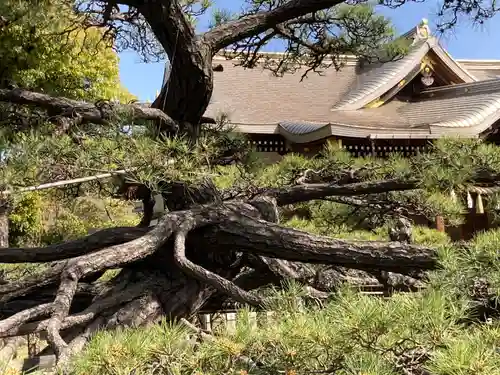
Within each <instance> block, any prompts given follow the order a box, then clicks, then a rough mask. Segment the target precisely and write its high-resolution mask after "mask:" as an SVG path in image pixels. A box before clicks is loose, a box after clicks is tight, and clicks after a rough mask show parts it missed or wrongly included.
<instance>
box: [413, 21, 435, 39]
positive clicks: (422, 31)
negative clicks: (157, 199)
mask: <svg viewBox="0 0 500 375" xmlns="http://www.w3.org/2000/svg"><path fill="white" fill-rule="evenodd" d="M430 36H431V29H430V28H429V21H428V20H427V18H422V21H420V23H419V24H418V26H417V27H416V33H415V39H414V43H415V42H416V41H418V40H423V39H427V38H429V37H430Z"/></svg>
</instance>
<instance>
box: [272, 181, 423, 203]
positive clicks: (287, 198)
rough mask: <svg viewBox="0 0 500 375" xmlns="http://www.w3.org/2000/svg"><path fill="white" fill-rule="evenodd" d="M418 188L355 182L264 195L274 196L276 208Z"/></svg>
mask: <svg viewBox="0 0 500 375" xmlns="http://www.w3.org/2000/svg"><path fill="white" fill-rule="evenodd" d="M417 188H418V181H416V180H408V181H401V180H382V181H367V182H356V183H351V184H345V185H337V184H305V185H299V186H290V187H285V188H277V189H272V190H269V191H267V192H266V193H265V195H269V196H274V197H275V198H276V201H277V204H278V206H284V205H287V204H294V203H300V202H306V201H310V200H314V199H321V198H324V197H328V196H334V195H337V196H353V195H362V194H377V193H387V192H390V191H405V190H414V189H417Z"/></svg>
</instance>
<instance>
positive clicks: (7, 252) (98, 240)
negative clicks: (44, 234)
mask: <svg viewBox="0 0 500 375" xmlns="http://www.w3.org/2000/svg"><path fill="white" fill-rule="evenodd" d="M149 230H150V228H136V227H123V228H108V229H103V230H101V231H99V232H96V233H93V234H91V235H89V236H87V237H84V238H82V239H78V240H75V241H70V242H64V243H61V244H56V245H51V246H47V247H34V248H8V249H2V251H1V252H0V263H38V262H52V261H55V260H61V259H69V258H73V257H76V256H80V255H84V254H88V253H92V252H95V251H97V250H100V249H103V248H105V247H108V246H113V245H118V244H122V243H125V242H129V241H132V240H135V239H137V238H138V237H140V236H142V235H144V234H146V233H147V232H148V231H149ZM0 290H1V287H0Z"/></svg>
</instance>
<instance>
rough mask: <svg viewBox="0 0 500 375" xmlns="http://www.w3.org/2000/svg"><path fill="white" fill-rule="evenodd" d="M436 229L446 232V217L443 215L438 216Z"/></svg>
mask: <svg viewBox="0 0 500 375" xmlns="http://www.w3.org/2000/svg"><path fill="white" fill-rule="evenodd" d="M436 229H437V230H438V231H439V232H445V227H444V218H443V217H442V216H441V215H438V216H436Z"/></svg>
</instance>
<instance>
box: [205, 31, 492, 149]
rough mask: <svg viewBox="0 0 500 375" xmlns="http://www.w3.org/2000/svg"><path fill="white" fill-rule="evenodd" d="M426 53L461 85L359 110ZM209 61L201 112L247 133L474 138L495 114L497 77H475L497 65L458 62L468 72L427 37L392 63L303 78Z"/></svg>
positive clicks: (304, 138)
mask: <svg viewBox="0 0 500 375" xmlns="http://www.w3.org/2000/svg"><path fill="white" fill-rule="evenodd" d="M411 33H412V31H410V32H409V33H407V34H404V35H405V36H407V35H410V34H411ZM430 51H432V54H433V55H432V56H434V58H437V59H438V61H440V63H442V64H443V65H444V66H446V67H447V68H448V71H449V72H450V74H452V75H453V76H454V77H455V78H454V81H455V82H464V83H463V84H458V85H454V86H451V87H448V88H442V89H432V90H427V91H426V92H425V93H424V94H423V95H422V96H421V97H420V99H419V100H418V101H416V102H410V103H408V102H400V101H397V100H392V101H388V102H386V103H385V104H384V105H382V106H379V107H378V108H372V109H368V108H366V105H367V104H369V103H370V102H372V101H374V100H376V99H377V98H379V97H380V96H382V95H384V94H385V93H387V92H388V91H390V90H391V89H393V88H394V87H396V86H397V85H398V83H400V82H404V84H406V83H407V81H408V80H409V78H411V77H410V75H412V74H413V72H414V71H418V69H417V70H415V69H416V68H418V67H419V66H420V63H421V61H422V58H423V57H424V56H425V55H426V54H427V53H429V52H430ZM216 60H217V61H214V63H216V64H218V63H220V64H222V66H223V68H224V69H223V71H222V72H216V73H215V76H214V93H213V96H212V102H211V103H210V105H209V108H208V110H207V112H206V115H207V116H211V117H217V115H218V114H220V113H224V114H226V115H227V116H228V118H229V121H230V123H232V124H233V125H236V126H237V128H238V129H239V130H240V131H242V132H246V133H259V134H271V133H281V134H282V135H283V136H285V137H287V138H289V139H290V140H291V141H294V142H309V141H313V140H318V139H321V138H324V137H328V136H330V135H338V136H349V137H368V136H372V137H383V138H390V137H401V138H405V137H417V138H433V137H439V136H441V135H442V134H453V133H460V134H463V135H464V136H477V135H478V134H479V133H480V132H482V131H484V130H486V128H485V127H488V126H491V125H492V124H493V123H494V122H495V121H497V120H498V118H499V117H500V80H496V81H494V82H493V81H491V82H490V83H484V82H477V79H478V78H480V77H483V76H485V77H490V76H491V74H492V72H493V73H494V72H495V69H496V66H493V67H492V66H490V65H491V64H492V63H491V62H483V65H485V64H486V65H485V66H486V68H484V69H483V66H482V65H480V64H479V65H477V64H476V65H474V64H473V63H472V62H470V61H466V62H465V63H464V64H463V65H464V66H470V67H471V68H474V72H473V73H474V74H471V73H470V72H468V71H467V70H466V69H465V68H464V66H462V64H459V63H458V62H457V61H455V60H454V59H453V58H451V56H450V55H449V54H448V53H447V52H446V51H445V50H444V49H442V47H441V46H440V45H439V43H438V41H437V39H436V38H434V37H432V36H431V37H429V38H427V39H425V40H420V41H417V42H416V43H415V45H414V46H413V47H412V48H411V50H410V52H409V53H408V54H407V55H406V56H404V57H403V58H401V59H399V60H396V61H391V62H386V63H383V64H369V65H365V66H364V67H362V68H361V67H360V64H359V62H358V61H356V60H353V59H350V60H349V63H347V64H346V65H345V66H343V67H342V68H341V69H340V70H339V71H336V70H335V69H328V70H326V71H325V72H324V73H323V74H322V75H319V74H317V73H314V72H310V73H309V74H308V76H307V77H306V78H304V79H303V80H301V76H302V74H303V73H304V71H305V70H299V71H297V72H295V73H293V74H285V75H284V76H283V77H275V76H273V75H272V73H271V72H269V71H266V70H263V69H262V68H259V67H256V68H254V69H245V68H242V67H239V66H236V65H235V62H234V61H231V60H226V59H224V58H221V57H219V58H216ZM498 67H499V68H500V64H499V66H498ZM304 69H305V68H304ZM486 71H488V74H486ZM474 75H476V76H474ZM412 77H413V76H412ZM403 86H404V85H403ZM455 135H456V134H455Z"/></svg>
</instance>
